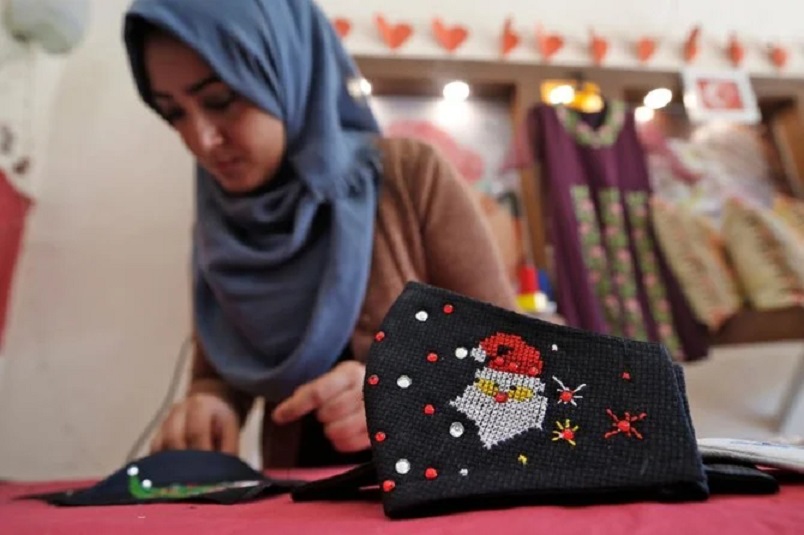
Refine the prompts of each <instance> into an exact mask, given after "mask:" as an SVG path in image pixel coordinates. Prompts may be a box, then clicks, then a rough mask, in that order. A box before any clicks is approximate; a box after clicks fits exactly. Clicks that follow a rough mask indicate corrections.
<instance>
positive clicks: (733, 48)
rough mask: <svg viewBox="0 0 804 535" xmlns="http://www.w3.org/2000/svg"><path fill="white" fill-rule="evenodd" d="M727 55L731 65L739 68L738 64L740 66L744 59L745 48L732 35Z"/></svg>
mask: <svg viewBox="0 0 804 535" xmlns="http://www.w3.org/2000/svg"><path fill="white" fill-rule="evenodd" d="M727 54H728V56H729V59H730V60H731V63H732V65H734V66H735V67H739V66H740V64H742V62H743V58H744V57H745V48H743V45H742V43H740V40H739V39H737V36H736V35H733V36H732V37H731V39H729V46H728V48H727Z"/></svg>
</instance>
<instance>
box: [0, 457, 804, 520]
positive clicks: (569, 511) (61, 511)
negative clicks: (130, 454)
mask: <svg viewBox="0 0 804 535" xmlns="http://www.w3.org/2000/svg"><path fill="white" fill-rule="evenodd" d="M330 473H332V472H322V471H294V472H291V473H290V474H288V473H283V474H275V475H277V476H281V477H299V478H302V479H314V478H319V477H323V476H325V475H329V474H330ZM84 484H86V483H75V482H73V483H48V484H35V485H34V484H0V534H2V535H28V534H31V535H33V534H35V535H78V534H82V535H83V534H92V535H95V534H101V535H105V534H113V535H127V534H132V535H143V534H148V535H152V534H169V535H206V534H214V535H235V534H238V535H239V534H242V535H261V534H269V533H279V534H285V533H287V534H291V533H292V534H294V535H295V534H298V533H315V534H324V533H326V534H329V533H350V534H363V533H400V534H405V535H409V534H411V533H415V534H417V535H425V534H428V533H483V534H486V535H497V534H500V535H503V534H506V535H508V534H510V535H525V534H530V533H549V534H550V535H569V534H572V533H583V534H584V535H593V534H596V533H600V534H609V533H611V534H615V533H616V534H622V535H639V534H643V533H644V534H650V535H662V534H668V535H696V534H699V533H702V534H703V533H705V534H708V533H723V534H729V535H732V534H741V533H745V534H751V535H763V534H769V535H770V534H772V535H781V534H787V533H789V534H802V533H804V481H799V482H793V483H785V484H784V486H783V488H782V491H781V493H779V494H776V495H771V496H758V497H746V496H719V497H714V498H711V499H710V500H709V501H706V502H702V503H687V504H673V505H670V504H657V503H637V504H628V505H607V506H589V507H553V506H535V507H517V508H512V509H507V510H497V511H483V512H470V513H460V514H452V515H448V516H443V517H432V518H424V519H415V520H388V519H386V518H385V516H384V515H383V513H382V508H381V506H380V504H379V503H300V504H296V503H293V502H292V501H291V500H290V498H289V497H288V496H281V497H277V498H269V499H267V500H264V501H260V502H255V503H250V504H245V505H232V506H219V505H189V504H165V505H161V504H155V505H136V506H125V507H117V506H116V507H75V508H59V507H53V506H49V505H47V504H45V503H42V502H37V501H27V500H26V501H13V498H14V497H15V496H19V495H22V494H27V493H33V492H47V491H57V490H64V489H67V488H75V487H77V486H82V485H84Z"/></svg>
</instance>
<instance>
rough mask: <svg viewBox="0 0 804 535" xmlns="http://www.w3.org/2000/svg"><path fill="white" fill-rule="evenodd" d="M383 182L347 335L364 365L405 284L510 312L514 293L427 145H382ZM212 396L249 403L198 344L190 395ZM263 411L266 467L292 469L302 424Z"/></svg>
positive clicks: (453, 176)
mask: <svg viewBox="0 0 804 535" xmlns="http://www.w3.org/2000/svg"><path fill="white" fill-rule="evenodd" d="M379 144H380V147H381V149H382V153H383V165H384V176H383V182H382V186H381V188H382V189H381V192H380V198H379V209H378V213H377V220H376V223H375V225H376V226H375V231H374V250H373V256H372V264H371V274H370V277H369V285H368V290H367V293H366V298H365V302H364V303H363V308H362V313H361V315H360V317H359V319H358V323H357V326H356V328H355V332H354V334H353V336H352V341H351V350H352V355H353V357H354V358H355V359H357V360H358V361H361V362H363V361H365V360H366V356H367V353H368V349H369V346H370V344H371V340H372V337H373V334H374V333H375V332H376V331H377V329H378V327H379V325H380V323H381V322H382V319H383V316H384V315H385V314H386V312H387V311H388V309H389V308H390V307H391V305H392V304H393V302H394V300H395V299H396V298H397V296H398V295H399V294H400V293H401V291H402V289H403V288H404V286H405V283H407V282H408V281H411V280H413V281H421V282H425V283H428V284H432V285H434V286H440V287H442V288H446V289H449V290H453V291H456V292H459V293H462V294H465V295H467V296H470V297H474V298H477V299H480V300H484V301H487V302H491V303H495V304H497V305H499V306H502V307H505V308H509V309H512V310H513V309H514V308H515V298H514V293H513V288H512V287H511V284H510V282H509V279H508V278H507V277H506V273H505V270H504V268H503V265H502V262H501V259H500V253H499V251H498V249H497V246H496V245H495V243H494V240H493V238H492V235H491V232H490V230H489V227H488V225H487V223H486V221H485V219H484V216H483V215H482V213H481V211H480V207H479V205H478V204H477V202H476V201H475V199H474V198H473V197H472V196H471V195H470V193H469V191H468V186H466V185H465V182H464V181H462V180H461V179H460V178H459V177H458V175H457V172H456V170H455V169H454V168H453V167H452V166H451V165H450V164H449V163H448V162H447V161H446V160H445V159H444V158H443V157H441V156H440V155H439V154H438V153H437V152H436V150H434V149H433V148H432V147H431V146H429V145H427V144H424V143H421V142H419V141H414V140H410V139H404V140H403V139H394V140H390V139H384V140H381V141H380V142H379ZM199 392H207V393H216V394H218V395H221V396H223V397H224V398H226V399H228V400H229V401H230V402H232V403H233V404H234V405H235V406H236V407H237V410H238V413H239V414H240V417H241V422H244V421H245V417H246V415H247V414H248V411H249V410H250V408H251V406H252V404H253V401H254V399H253V398H252V397H251V396H249V395H246V394H244V393H242V392H238V391H235V390H234V389H233V388H231V387H230V386H228V385H227V384H225V383H224V382H223V380H222V379H221V378H220V376H219V375H218V374H217V372H216V371H215V370H214V369H213V368H212V367H211V366H210V364H209V362H208V361H207V359H206V358H205V356H204V353H203V350H202V348H200V347H199V345H198V344H196V352H195V358H194V360H193V366H192V374H191V379H190V387H189V392H188V394H194V393H199ZM273 408H274V407H273V406H266V407H265V417H264V419H263V434H262V437H263V440H262V443H263V463H264V465H265V466H266V467H289V466H295V465H296V464H297V457H298V452H299V447H300V436H301V426H300V425H299V424H298V422H297V423H293V424H289V425H285V426H281V427H280V426H276V425H274V424H273V422H272V421H271V418H270V415H271V411H272V410H273Z"/></svg>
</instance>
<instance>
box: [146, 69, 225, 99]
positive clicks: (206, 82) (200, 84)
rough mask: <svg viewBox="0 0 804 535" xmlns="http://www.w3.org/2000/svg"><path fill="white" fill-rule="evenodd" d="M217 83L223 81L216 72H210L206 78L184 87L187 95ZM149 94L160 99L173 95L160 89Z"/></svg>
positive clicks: (169, 97)
mask: <svg viewBox="0 0 804 535" xmlns="http://www.w3.org/2000/svg"><path fill="white" fill-rule="evenodd" d="M218 83H223V81H222V80H221V79H220V77H219V76H218V75H217V74H212V75H210V76H207V77H206V78H204V79H202V80H199V81H197V82H195V83H192V84H190V85H189V86H187V88H186V89H185V92H187V94H188V95H194V94H196V93H198V92H199V91H201V90H203V89H204V88H205V87H207V86H210V85H212V84H218ZM151 96H152V97H153V98H160V99H172V98H173V96H172V95H170V94H169V93H162V92H161V91H152V92H151Z"/></svg>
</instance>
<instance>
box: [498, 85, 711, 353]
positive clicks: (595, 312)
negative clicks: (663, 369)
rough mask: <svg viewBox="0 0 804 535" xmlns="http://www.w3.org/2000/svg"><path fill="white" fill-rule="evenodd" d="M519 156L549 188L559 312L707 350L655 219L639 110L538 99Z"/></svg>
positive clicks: (585, 325)
mask: <svg viewBox="0 0 804 535" xmlns="http://www.w3.org/2000/svg"><path fill="white" fill-rule="evenodd" d="M525 130H526V131H525V137H524V138H523V139H520V140H519V146H518V147H517V151H516V152H517V155H516V158H515V159H516V160H517V161H516V163H514V165H517V166H520V167H521V166H523V165H528V164H530V163H534V162H537V163H539V164H540V165H541V167H540V169H541V172H540V176H541V177H542V180H543V181H544V183H545V187H546V194H547V201H548V202H547V203H546V205H547V206H548V208H547V210H548V213H547V215H546V217H547V223H548V229H547V232H548V238H549V240H550V243H551V244H552V245H553V247H554V251H555V265H556V279H557V280H556V282H557V294H558V303H559V311H560V313H561V314H562V315H563V316H564V317H565V318H566V321H567V322H568V323H569V324H570V325H572V326H576V327H579V328H582V329H587V330H590V331H594V332H598V333H608V334H612V335H617V336H625V337H628V338H632V339H636V340H649V341H656V342H661V343H663V344H664V345H665V346H666V347H667V348H668V349H669V350H670V351H671V354H672V355H673V357H674V358H675V359H677V360H697V359H700V358H703V357H705V356H706V354H707V351H708V340H707V334H706V331H707V329H706V327H705V326H704V325H702V324H701V323H700V322H698V321H697V320H696V319H695V316H694V315H693V314H692V311H691V309H690V305H689V303H688V302H687V300H686V299H685V298H684V295H683V293H682V292H681V289H680V286H679V284H678V281H677V280H676V279H675V277H674V276H673V274H672V272H671V271H670V270H669V269H668V265H667V262H666V259H665V258H664V256H663V253H662V251H661V249H660V248H659V247H658V246H657V243H656V239H655V236H654V233H653V230H652V225H651V204H650V199H651V194H652V189H651V184H650V179H649V176H648V169H647V165H646V161H645V154H644V151H643V149H642V145H641V144H640V141H639V138H638V136H637V130H636V125H635V122H634V118H633V114H631V113H627V107H626V105H625V104H624V103H623V102H620V101H616V100H611V101H608V102H607V103H606V105H605V106H604V108H603V109H602V110H601V111H600V112H597V113H582V112H578V111H575V110H571V109H569V108H567V107H564V106H556V107H553V106H549V105H546V104H539V105H537V106H535V107H534V108H533V109H531V110H530V112H529V114H528V117H527V121H526V128H525Z"/></svg>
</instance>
